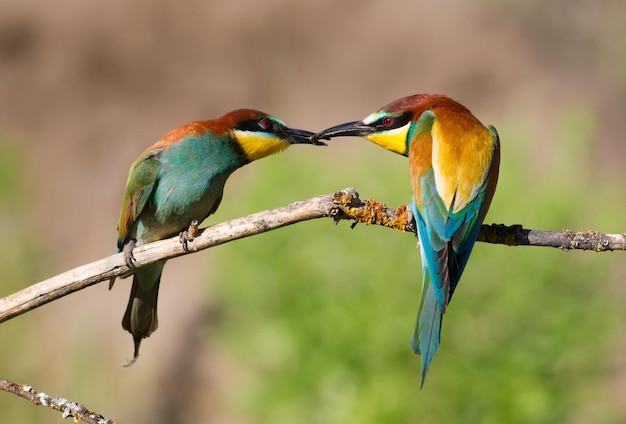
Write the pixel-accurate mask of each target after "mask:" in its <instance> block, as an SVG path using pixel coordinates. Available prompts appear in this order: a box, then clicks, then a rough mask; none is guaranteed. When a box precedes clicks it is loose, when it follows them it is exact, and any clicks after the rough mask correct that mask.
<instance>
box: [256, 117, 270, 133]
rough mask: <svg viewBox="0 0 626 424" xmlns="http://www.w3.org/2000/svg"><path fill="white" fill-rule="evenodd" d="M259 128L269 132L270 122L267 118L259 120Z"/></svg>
mask: <svg viewBox="0 0 626 424" xmlns="http://www.w3.org/2000/svg"><path fill="white" fill-rule="evenodd" d="M259 126H260V127H261V128H263V129H264V130H269V129H270V128H272V121H271V120H270V119H269V118H262V119H261V120H259Z"/></svg>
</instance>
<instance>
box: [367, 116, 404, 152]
mask: <svg viewBox="0 0 626 424" xmlns="http://www.w3.org/2000/svg"><path fill="white" fill-rule="evenodd" d="M410 126H411V123H410V122H409V123H407V124H406V125H405V126H403V127H400V128H394V129H392V130H389V131H383V132H378V133H375V134H370V135H367V136H365V139H367V140H369V141H371V142H372V143H375V144H378V145H379V146H380V147H383V148H385V149H387V150H390V151H392V152H396V153H398V154H401V155H404V154H406V152H407V147H406V146H407V143H406V141H407V140H406V137H407V134H408V132H409V127H410Z"/></svg>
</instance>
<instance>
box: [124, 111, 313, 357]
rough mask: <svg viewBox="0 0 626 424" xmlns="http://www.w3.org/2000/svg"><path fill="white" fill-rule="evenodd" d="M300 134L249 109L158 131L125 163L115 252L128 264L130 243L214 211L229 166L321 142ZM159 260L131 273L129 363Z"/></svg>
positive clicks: (150, 305)
mask: <svg viewBox="0 0 626 424" xmlns="http://www.w3.org/2000/svg"><path fill="white" fill-rule="evenodd" d="M313 135H314V134H313V133H311V132H308V131H302V130H297V129H291V128H287V127H286V126H285V124H284V123H283V122H282V121H280V120H278V119H276V118H274V117H272V116H270V115H268V114H266V113H263V112H259V111H256V110H248V109H240V110H235V111H232V112H230V113H227V114H226V115H224V116H222V117H221V118H218V119H214V120H208V121H198V122H190V123H188V124H186V125H183V126H181V127H179V128H176V129H174V130H172V131H170V132H168V133H167V134H165V135H164V136H163V137H162V138H161V139H160V140H159V141H157V142H156V143H155V144H154V145H152V146H151V147H149V148H148V149H147V150H146V151H145V152H143V153H142V154H141V155H140V156H139V157H138V158H137V159H136V160H135V162H133V164H132V165H131V167H130V171H129V176H128V181H127V183H126V190H125V192H124V198H123V199H122V211H121V214H120V219H119V224H118V235H117V251H118V252H124V254H125V257H126V262H127V263H128V264H129V267H131V268H133V259H134V258H133V256H132V250H133V248H134V247H135V246H139V245H142V244H145V243H150V242H153V241H156V240H161V239H164V238H168V237H172V236H174V235H176V234H179V233H181V241H182V242H183V243H186V241H187V239H186V238H185V237H183V232H184V230H185V229H187V228H188V227H189V226H190V225H191V224H192V223H194V225H197V223H199V222H202V221H203V220H204V219H205V218H206V217H208V216H209V215H211V214H212V213H214V212H215V211H216V210H217V208H218V206H219V205H220V201H221V200H222V193H223V190H224V184H225V183H226V180H227V178H228V176H229V175H230V174H232V173H233V172H234V171H235V170H236V169H238V168H241V167H242V166H244V165H246V164H248V163H250V162H252V161H254V160H257V159H261V158H264V157H266V156H269V155H271V154H274V153H278V152H281V151H282V150H285V149H286V148H287V147H289V146H290V145H291V144H317V145H320V144H324V143H320V142H318V141H316V140H313V139H312V136H313ZM164 265H165V260H162V261H159V262H156V263H154V264H151V265H148V266H145V267H143V268H138V269H136V270H134V277H133V286H132V289H131V292H130V299H129V301H128V306H127V308H126V313H125V314H124V318H123V319H122V327H124V329H125V330H127V331H129V332H130V333H131V334H132V335H133V340H134V344H135V350H134V355H133V360H132V361H131V362H130V363H129V365H130V364H132V363H133V362H134V361H135V360H136V359H137V357H138V356H139V345H140V343H141V340H142V339H143V338H146V337H148V336H149V335H150V334H151V333H152V332H153V331H154V330H156V328H157V325H158V320H157V298H158V294H159V283H160V281H161V273H162V272H163V266H164Z"/></svg>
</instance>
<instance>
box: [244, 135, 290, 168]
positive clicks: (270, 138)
mask: <svg viewBox="0 0 626 424" xmlns="http://www.w3.org/2000/svg"><path fill="white" fill-rule="evenodd" d="M233 134H234V136H235V138H236V139H237V142H238V143H239V145H240V146H241V149H242V150H243V152H244V154H245V155H246V157H247V158H248V159H249V160H250V161H255V160H257V159H262V158H264V157H266V156H269V155H273V154H275V153H280V152H282V151H283V150H285V149H286V148H287V147H289V142H288V141H286V140H283V139H282V138H280V137H278V136H276V135H274V134H270V133H261V132H257V131H241V130H234V131H233Z"/></svg>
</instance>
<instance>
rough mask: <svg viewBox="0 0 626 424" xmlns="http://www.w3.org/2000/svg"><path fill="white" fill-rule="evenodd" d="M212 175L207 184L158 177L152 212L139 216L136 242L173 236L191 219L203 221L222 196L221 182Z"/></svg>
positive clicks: (185, 226) (182, 229)
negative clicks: (159, 179)
mask: <svg viewBox="0 0 626 424" xmlns="http://www.w3.org/2000/svg"><path fill="white" fill-rule="evenodd" d="M225 181H226V179H225V178H224V179H223V181H222V179H221V178H213V179H211V180H210V183H209V184H207V182H206V181H204V182H195V181H193V180H191V181H189V180H188V181H184V182H182V183H181V182H180V181H167V180H161V181H160V182H159V185H158V187H157V188H156V193H155V196H154V198H153V202H154V205H153V207H152V208H148V209H150V210H151V213H146V214H143V216H141V217H139V219H138V221H139V222H138V224H139V225H138V228H137V241H138V242H140V243H141V244H143V243H149V242H151V241H156V240H160V239H163V238H167V237H172V236H175V235H176V234H178V233H180V232H181V231H184V230H186V229H187V228H188V227H189V224H190V223H191V221H193V220H197V221H198V222H202V221H203V220H204V219H205V218H206V217H207V216H208V215H209V214H210V213H211V212H212V211H214V210H215V209H216V208H217V206H218V204H219V201H220V200H221V197H222V192H223V188H224V183H225Z"/></svg>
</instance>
